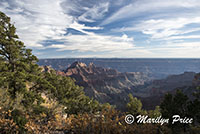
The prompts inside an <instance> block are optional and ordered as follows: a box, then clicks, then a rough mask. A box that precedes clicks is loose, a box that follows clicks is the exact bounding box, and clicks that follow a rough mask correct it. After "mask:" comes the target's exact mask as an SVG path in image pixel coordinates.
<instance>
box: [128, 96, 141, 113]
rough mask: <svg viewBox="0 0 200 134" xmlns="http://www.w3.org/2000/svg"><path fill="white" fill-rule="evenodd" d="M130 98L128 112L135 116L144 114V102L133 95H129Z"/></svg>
mask: <svg viewBox="0 0 200 134" xmlns="http://www.w3.org/2000/svg"><path fill="white" fill-rule="evenodd" d="M128 96H129V102H128V103H127V106H126V107H127V110H128V112H130V113H131V114H134V115H138V114H141V113H143V110H142V102H141V101H140V100H139V99H137V98H136V97H133V96H132V94H129V95H128Z"/></svg>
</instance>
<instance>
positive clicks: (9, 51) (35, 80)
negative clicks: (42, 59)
mask: <svg viewBox="0 0 200 134" xmlns="http://www.w3.org/2000/svg"><path fill="white" fill-rule="evenodd" d="M37 61H38V59H37V57H36V56H34V55H33V54H32V53H31V50H30V49H26V47H25V45H24V43H23V42H21V41H20V40H19V39H18V36H17V35H16V28H15V27H14V25H13V24H11V22H10V18H9V17H8V16H6V15H5V14H4V13H2V12H0V86H1V89H4V90H8V92H9V95H10V97H11V99H12V100H13V101H15V100H16V99H17V95H22V96H23V97H22V98H23V99H22V100H21V103H22V104H23V105H24V106H25V107H27V108H28V107H30V106H31V105H32V104H33V103H35V104H40V103H41V102H42V98H41V96H40V93H41V90H42V89H44V86H46V88H47V87H49V86H50V84H48V83H47V82H46V81H45V80H44V79H42V77H41V71H40V69H39V66H38V65H37V64H36V62H37Z"/></svg>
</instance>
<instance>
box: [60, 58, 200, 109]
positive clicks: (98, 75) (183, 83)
mask: <svg viewBox="0 0 200 134" xmlns="http://www.w3.org/2000/svg"><path fill="white" fill-rule="evenodd" d="M57 73H58V74H59V75H63V76H69V77H71V78H74V79H75V80H76V84H78V85H79V86H83V87H84V91H85V94H86V95H87V96H90V97H92V98H94V99H96V100H98V101H99V102H101V103H107V102H108V103H110V104H112V105H116V106H117V108H119V109H121V110H123V109H124V108H125V106H126V103H127V102H128V94H129V93H131V94H133V96H135V97H138V98H139V99H141V101H142V103H143V107H144V108H145V109H153V108H154V107H155V106H156V105H159V104H160V102H161V100H162V98H163V97H164V94H165V93H167V92H171V93H173V92H175V90H176V89H182V90H183V91H184V92H185V93H186V94H188V95H190V96H191V95H192V91H193V90H191V88H192V89H194V85H200V75H196V73H194V72H185V73H183V74H180V75H170V76H168V77H167V78H165V79H161V80H152V79H151V78H150V77H149V76H147V75H146V74H144V73H141V72H129V73H121V72H118V71H117V70H115V69H111V68H102V67H97V66H95V65H94V64H93V63H90V64H89V65H86V64H85V63H82V62H74V63H73V64H71V66H69V67H68V68H67V69H66V70H64V71H58V72H57Z"/></svg>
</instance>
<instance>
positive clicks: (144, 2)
mask: <svg viewBox="0 0 200 134" xmlns="http://www.w3.org/2000/svg"><path fill="white" fill-rule="evenodd" d="M199 7H200V3H199V1H198V0H184V1H183V0H167V1H165V0H138V1H133V2H132V3H131V4H128V5H126V6H124V7H122V8H120V9H119V10H118V11H117V12H115V13H113V15H111V16H110V17H109V18H107V19H106V20H105V21H103V22H102V24H101V25H106V24H109V23H112V22H115V21H118V20H122V19H127V18H130V17H135V16H138V15H140V14H141V13H148V14H149V13H157V14H162V16H165V15H166V13H167V14H170V16H175V17H178V16H180V14H181V15H185V14H184V13H183V12H178V11H177V12H176V14H172V13H170V10H177V9H178V8H185V9H190V8H192V9H195V8H197V9H198V8H199ZM198 12H199V11H198ZM190 15H196V14H190Z"/></svg>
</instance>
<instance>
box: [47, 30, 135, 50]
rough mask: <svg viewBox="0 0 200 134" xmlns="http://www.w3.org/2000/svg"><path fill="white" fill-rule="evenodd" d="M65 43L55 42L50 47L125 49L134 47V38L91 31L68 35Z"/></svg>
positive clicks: (67, 48) (61, 48) (60, 48)
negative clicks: (84, 33) (98, 33)
mask: <svg viewBox="0 0 200 134" xmlns="http://www.w3.org/2000/svg"><path fill="white" fill-rule="evenodd" d="M63 41H64V42H65V43H64V44H62V45H61V44H53V45H51V46H50V48H58V51H64V50H72V51H81V52H86V51H92V52H104V51H112V52H115V51H124V50H128V49H133V48H134V44H133V41H134V40H133V38H129V37H128V36H127V35H123V36H121V37H117V36H108V35H107V36H106V35H97V34H95V33H90V34H87V35H68V36H66V37H65V38H63Z"/></svg>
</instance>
